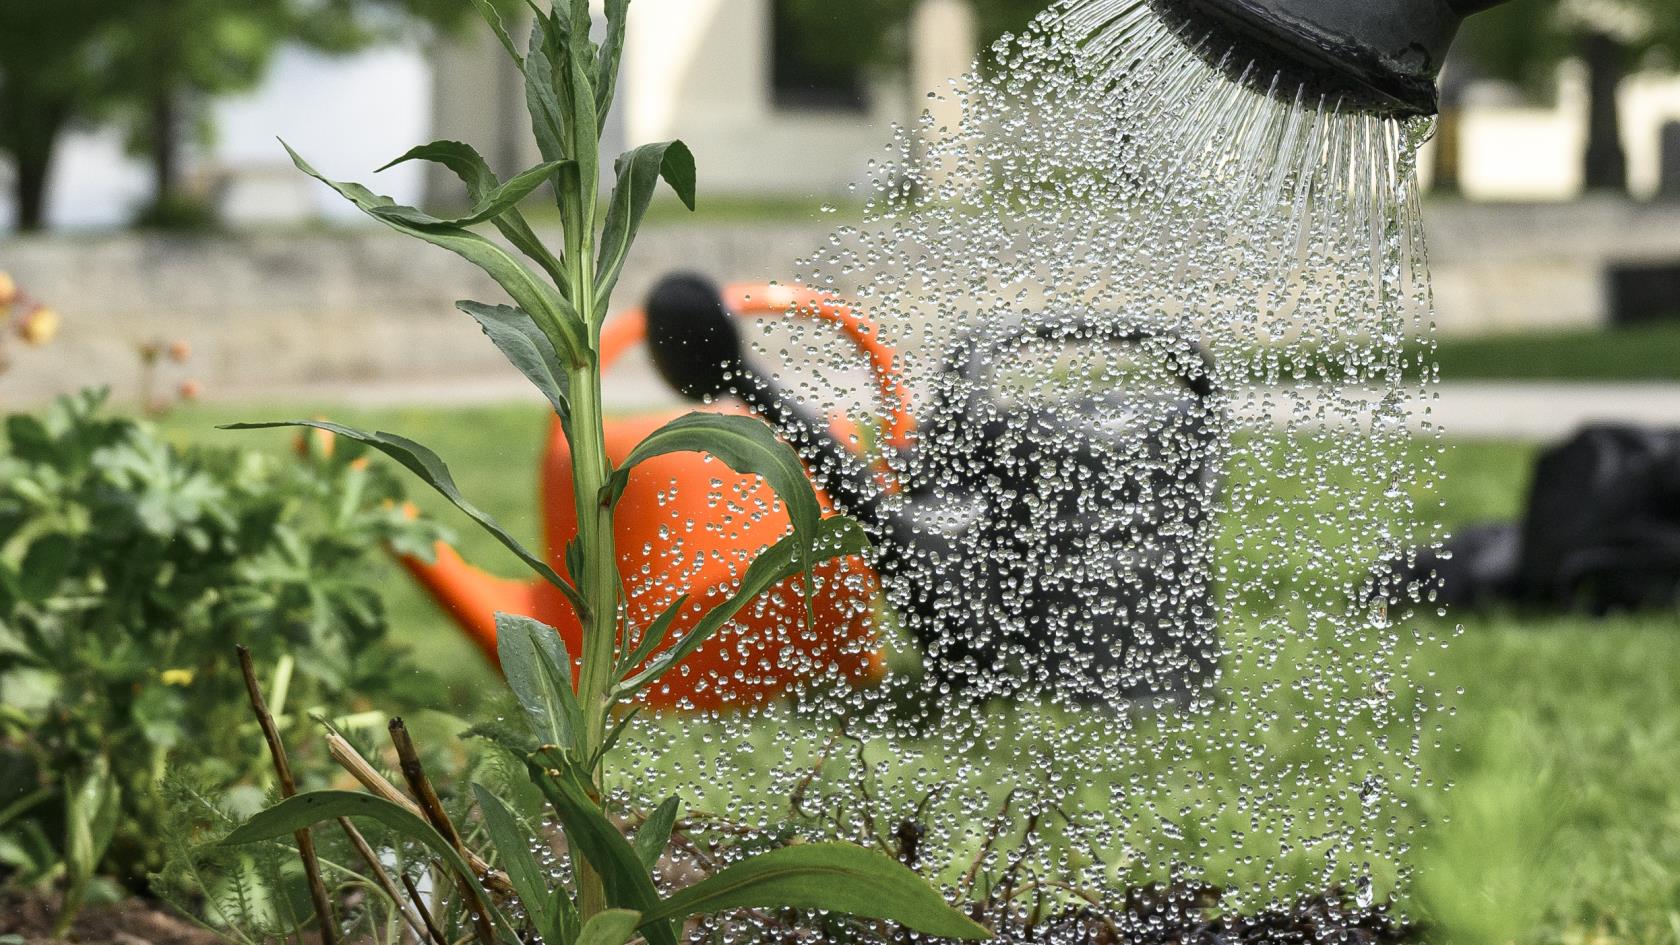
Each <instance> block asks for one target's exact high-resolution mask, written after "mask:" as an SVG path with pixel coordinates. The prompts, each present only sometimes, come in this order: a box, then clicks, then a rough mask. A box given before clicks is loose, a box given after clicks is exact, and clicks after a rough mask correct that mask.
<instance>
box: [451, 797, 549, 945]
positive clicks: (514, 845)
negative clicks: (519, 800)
mask: <svg viewBox="0 0 1680 945" xmlns="http://www.w3.org/2000/svg"><path fill="white" fill-rule="evenodd" d="M472 791H473V797H474V798H475V799H477V801H478V810H479V814H480V815H481V816H482V817H483V818H484V829H485V832H487V833H488V834H489V835H490V842H491V843H493V844H495V846H496V853H497V856H498V859H499V860H500V861H501V866H502V869H503V870H505V871H506V872H507V875H508V881H509V882H511V883H513V889H514V892H517V893H518V894H519V901H520V903H522V904H523V905H524V906H525V912H526V913H527V914H528V915H529V916H530V917H531V923H532V924H533V925H534V926H536V929H537V934H539V935H541V936H542V937H543V940H544V941H549V942H565V941H569V940H570V939H571V935H570V930H569V928H568V925H567V922H568V919H567V916H566V911H565V910H566V908H567V907H570V906H571V901H570V900H569V899H567V898H566V897H565V896H564V895H561V896H555V895H554V892H555V890H553V889H552V888H551V887H553V885H554V883H553V882H552V881H551V880H550V879H549V878H548V872H547V871H546V870H544V869H543V868H542V864H540V863H538V862H537V857H536V854H534V853H532V852H531V843H532V837H531V833H530V831H528V830H526V829H525V827H524V825H523V824H521V823H520V822H519V818H518V817H516V816H514V813H513V811H512V810H509V809H508V806H507V805H506V804H504V803H502V799H501V798H499V797H497V796H496V795H495V794H493V793H491V791H490V789H489V788H486V787H485V786H484V785H482V784H474V785H473V786H472Z"/></svg>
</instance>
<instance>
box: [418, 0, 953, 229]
mask: <svg viewBox="0 0 1680 945" xmlns="http://www.w3.org/2000/svg"><path fill="white" fill-rule="evenodd" d="M779 6H780V4H779V3H778V2H777V0H636V2H635V3H633V4H631V7H630V26H629V42H628V45H627V47H626V49H625V51H624V71H623V77H622V79H621V85H620V91H619V99H618V103H619V104H618V111H617V112H616V113H615V115H614V116H613V122H614V123H613V125H612V126H611V128H609V130H608V133H607V136H606V137H607V140H606V142H605V149H606V150H608V151H609V152H610V153H615V154H616V153H617V152H618V151H620V150H622V149H623V148H624V145H625V143H626V142H630V143H633V144H640V143H644V142H650V141H667V140H672V139H681V140H683V141H684V142H686V143H687V144H688V145H689V146H690V147H691V148H692V149H693V150H694V153H695V155H696V157H697V159H698V160H699V162H700V165H701V171H702V177H703V181H704V185H705V187H706V190H707V191H708V192H710V193H721V194H731V195H751V196H812V195H818V196H827V195H834V194H841V193H844V192H845V191H846V188H847V187H848V186H849V185H851V184H855V183H859V182H862V181H864V180H865V179H866V173H867V167H868V162H869V160H870V159H871V158H872V157H878V156H879V155H880V154H881V151H882V148H883V147H884V146H885V145H886V144H887V143H888V142H889V141H890V139H891V130H890V129H891V126H892V125H893V124H894V123H903V122H905V121H907V120H908V119H909V118H910V117H911V116H913V115H918V114H920V112H921V111H922V110H923V109H924V108H926V107H927V105H928V101H927V99H926V97H925V93H926V91H928V89H929V88H931V87H933V86H935V85H938V84H940V83H941V82H943V81H945V80H948V79H950V78H953V77H955V76H958V75H961V74H962V73H964V72H966V71H967V70H968V68H969V66H970V65H971V64H972V63H973V61H974V56H975V52H976V49H975V40H976V35H977V32H976V25H975V22H974V18H973V16H972V15H971V14H970V11H969V8H968V6H967V4H966V3H965V2H964V0H922V3H921V6H920V9H919V10H918V11H917V15H916V16H915V18H914V24H913V27H912V38H911V42H910V47H911V52H912V59H913V60H914V62H913V66H912V69H911V70H910V73H909V75H905V76H887V75H871V74H854V73H847V72H844V71H841V72H839V73H838V74H836V70H834V69H832V67H826V64H823V63H814V64H813V63H811V62H809V61H807V60H806V58H805V57H803V56H801V55H800V53H799V50H798V47H796V45H795V44H793V43H788V42H779V41H778V39H779V37H778V34H779V33H780V32H782V31H784V30H785V29H786V25H785V22H784V21H781V20H780V14H779V11H778V7H779ZM834 18H835V26H836V28H843V27H844V24H845V5H844V4H843V3H837V4H836V5H835V13H834ZM527 29H528V27H527V26H526V25H525V24H523V23H522V24H518V25H516V26H514V27H513V28H512V32H513V33H514V34H515V36H522V35H524V33H525V32H526V30H527ZM433 64H434V68H435V70H436V123H435V127H436V130H437V132H438V136H439V137H460V138H462V139H464V140H469V141H477V142H481V143H483V144H484V145H485V146H486V156H487V157H488V158H489V159H490V160H491V162H492V164H493V165H496V166H497V167H498V170H501V171H503V172H504V173H505V172H507V171H510V170H512V169H514V168H515V167H524V166H529V165H530V164H533V163H536V161H537V160H538V158H537V156H536V154H535V151H534V145H532V144H530V142H529V134H528V132H527V130H526V129H527V127H528V120H527V118H526V117H525V99H524V89H523V87H522V86H521V85H520V82H519V79H518V76H517V73H516V72H515V71H514V69H513V68H512V66H511V65H510V64H509V63H508V62H507V58H506V54H505V52H504V51H503V50H502V49H501V48H500V46H499V44H498V43H497V41H496V40H495V39H494V38H492V37H490V36H489V35H488V34H479V35H476V36H475V37H473V38H471V39H469V40H466V41H463V42H459V43H456V44H453V45H450V46H446V47H444V48H442V49H440V50H439V51H438V53H437V55H436V56H435V57H434V59H433ZM436 183H437V186H438V188H439V190H438V191H437V193H439V194H451V193H455V192H456V191H455V190H453V189H450V188H452V187H455V186H457V185H453V184H451V183H450V182H449V180H448V178H447V176H446V175H445V176H442V177H439V178H436Z"/></svg>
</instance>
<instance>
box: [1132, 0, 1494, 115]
mask: <svg viewBox="0 0 1680 945" xmlns="http://www.w3.org/2000/svg"><path fill="white" fill-rule="evenodd" d="M1152 2H1154V3H1155V4H1156V6H1157V8H1158V9H1159V10H1160V11H1161V13H1162V14H1163V15H1164V16H1166V17H1167V18H1168V20H1169V21H1170V22H1173V23H1174V24H1175V25H1177V26H1179V27H1180V32H1181V34H1183V35H1184V36H1185V37H1186V39H1187V40H1189V41H1190V42H1192V43H1193V44H1194V45H1195V46H1196V47H1197V49H1198V51H1199V52H1200V53H1201V54H1202V55H1203V56H1204V57H1205V58H1207V59H1208V60H1209V61H1210V62H1217V63H1219V64H1220V65H1221V66H1222V67H1224V68H1227V69H1232V68H1237V69H1241V68H1243V66H1233V65H1232V62H1233V60H1241V61H1242V63H1243V65H1246V64H1247V62H1249V61H1256V60H1258V61H1265V62H1268V63H1275V65H1276V67H1277V68H1275V69H1272V68H1268V69H1262V70H1253V71H1251V72H1250V73H1249V76H1248V81H1250V82H1256V81H1263V80H1259V79H1257V76H1258V75H1260V74H1262V73H1264V74H1265V75H1267V76H1268V77H1269V76H1271V75H1275V74H1278V73H1283V74H1287V75H1289V76H1290V77H1292V78H1296V79H1298V80H1299V82H1300V83H1312V84H1315V85H1319V86H1322V88H1323V90H1324V91H1325V93H1326V94H1327V95H1330V96H1334V97H1338V98H1340V99H1341V100H1342V101H1344V102H1345V103H1347V104H1349V105H1351V106H1353V107H1356V108H1360V109H1362V110H1366V111H1373V112H1384V113H1390V114H1397V115H1406V114H1418V115H1429V114H1434V113H1435V112H1436V111H1438V110H1439V90H1438V88H1437V86H1436V79H1437V78H1438V77H1439V76H1440V73H1441V66H1442V64H1443V63H1445V61H1446V57H1447V52H1448V50H1450V49H1451V48H1452V44H1453V40H1454V39H1455V38H1456V37H1457V35H1458V30H1459V27H1460V26H1461V25H1462V24H1463V22H1464V20H1465V18H1466V17H1469V16H1471V15H1474V14H1476V13H1480V12H1482V11H1484V10H1487V9H1489V8H1491V7H1495V6H1498V5H1499V4H1500V3H1503V2H1505V0H1152ZM1231 51H1237V52H1239V53H1240V55H1238V56H1235V57H1232V56H1229V55H1227V54H1228V53H1229V52H1231ZM1264 81H1269V80H1264ZM1288 85H1289V90H1290V94H1293V92H1294V89H1295V87H1296V85H1297V83H1288Z"/></svg>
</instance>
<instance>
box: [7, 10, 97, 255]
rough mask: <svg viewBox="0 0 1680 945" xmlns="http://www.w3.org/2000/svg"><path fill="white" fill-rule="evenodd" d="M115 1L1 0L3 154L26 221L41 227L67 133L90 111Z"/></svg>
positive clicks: (20, 221)
mask: <svg viewBox="0 0 1680 945" xmlns="http://www.w3.org/2000/svg"><path fill="white" fill-rule="evenodd" d="M114 6H116V4H114V3H111V2H110V0H58V2H56V3H33V2H28V3H0V155H6V156H9V157H10V158H11V163H12V177H13V191H14V195H15V198H16V199H15V203H16V207H17V218H18V225H19V228H21V229H23V230H26V231H28V230H36V229H39V228H40V226H41V221H42V215H43V212H44V210H45V208H44V206H43V204H44V200H45V195H46V190H47V184H48V181H49V177H50V174H51V170H52V162H53V156H54V152H55V150H56V148H57V145H58V140H59V136H60V135H61V134H63V132H64V130H65V128H67V127H68V126H69V125H70V124H71V123H72V122H73V121H75V120H76V119H78V118H81V117H86V116H87V115H88V114H89V109H88V107H87V106H88V103H89V100H90V99H92V98H95V97H96V96H94V95H93V89H94V88H95V87H96V86H97V76H98V73H99V69H98V65H99V63H100V61H101V58H102V57H101V55H100V43H99V39H100V37H101V36H102V34H103V33H104V31H105V27H106V24H107V23H108V22H109V21H110V20H111V19H112V18H113V15H114V11H113V10H112V7H114Z"/></svg>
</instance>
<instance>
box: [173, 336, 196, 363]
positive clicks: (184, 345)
mask: <svg viewBox="0 0 1680 945" xmlns="http://www.w3.org/2000/svg"><path fill="white" fill-rule="evenodd" d="M191 358H192V342H190V341H177V342H175V343H174V344H171V345H170V346H169V359H170V360H171V361H174V362H175V363H176V364H186V363H187V361H189V360H191Z"/></svg>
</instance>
